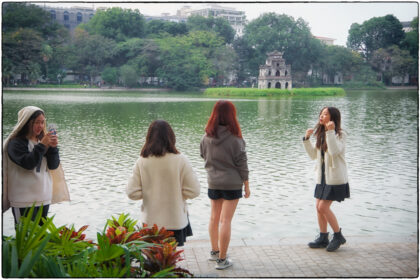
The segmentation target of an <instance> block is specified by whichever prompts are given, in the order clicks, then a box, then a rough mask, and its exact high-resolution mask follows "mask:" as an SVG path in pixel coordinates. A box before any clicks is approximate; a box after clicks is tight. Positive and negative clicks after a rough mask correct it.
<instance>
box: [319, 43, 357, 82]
mask: <svg viewBox="0 0 420 280" xmlns="http://www.w3.org/2000/svg"><path fill="white" fill-rule="evenodd" d="M325 51H326V53H325V57H324V59H323V66H324V71H325V73H326V74H327V75H329V77H330V78H332V77H334V75H335V74H337V73H341V74H343V76H344V77H346V76H347V79H349V78H350V77H351V74H352V73H355V72H357V71H358V70H359V69H360V68H361V67H362V65H363V63H364V62H363V58H362V57H361V56H360V54H358V53H356V52H354V51H352V50H350V49H347V48H345V47H341V46H326V47H325Z"/></svg>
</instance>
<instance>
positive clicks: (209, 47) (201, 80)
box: [156, 31, 223, 90]
mask: <svg viewBox="0 0 420 280" xmlns="http://www.w3.org/2000/svg"><path fill="white" fill-rule="evenodd" d="M158 44H159V48H160V50H161V61H162V66H161V67H159V68H158V69H157V71H156V72H157V74H158V76H159V77H161V78H163V79H164V80H165V81H166V83H167V86H168V87H171V88H175V89H177V90H185V89H188V88H194V87H200V86H203V85H206V84H208V82H209V78H210V77H212V76H213V75H214V74H215V68H214V65H212V63H211V61H210V58H211V57H212V56H213V54H214V53H213V49H215V48H217V47H220V46H222V45H223V39H222V38H221V37H218V36H217V35H216V33H214V32H207V31H194V32H190V33H189V34H188V35H186V36H177V37H167V38H163V39H160V40H159V41H158Z"/></svg>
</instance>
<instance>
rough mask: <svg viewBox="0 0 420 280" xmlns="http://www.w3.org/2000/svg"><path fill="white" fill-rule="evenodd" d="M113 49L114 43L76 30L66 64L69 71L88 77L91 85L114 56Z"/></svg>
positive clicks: (81, 30) (78, 29)
mask: <svg viewBox="0 0 420 280" xmlns="http://www.w3.org/2000/svg"><path fill="white" fill-rule="evenodd" d="M115 48H116V43H115V41H113V40H111V39H109V38H105V37H103V36H101V35H97V34H95V35H90V34H89V33H87V32H86V31H84V30H83V29H80V28H76V30H75V34H74V40H73V43H72V45H71V46H70V50H69V52H70V54H71V55H70V56H69V57H68V62H67V63H68V65H69V66H70V68H71V69H73V70H75V71H77V72H78V73H80V74H84V75H87V76H89V78H90V82H91V85H92V84H93V80H94V78H95V77H96V76H97V75H99V74H100V73H101V71H102V70H103V69H104V67H105V66H106V65H107V63H108V61H109V60H110V59H111V58H112V56H113V55H114V51H115Z"/></svg>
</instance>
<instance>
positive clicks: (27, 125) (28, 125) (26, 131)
mask: <svg viewBox="0 0 420 280" xmlns="http://www.w3.org/2000/svg"><path fill="white" fill-rule="evenodd" d="M40 115H43V116H44V117H45V115H44V112H42V111H41V110H38V111H35V112H34V113H33V114H32V116H31V117H30V118H29V120H28V121H27V122H26V123H25V125H24V126H23V127H22V129H21V130H20V131H19V132H18V133H17V135H16V137H20V138H26V136H27V135H28V134H29V132H30V130H31V129H32V127H33V125H34V120H35V119H36V118H38V117H39V116H40ZM42 137H44V132H43V131H42V132H41V133H40V134H39V135H38V139H42Z"/></svg>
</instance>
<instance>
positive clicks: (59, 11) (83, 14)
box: [40, 6, 95, 32]
mask: <svg viewBox="0 0 420 280" xmlns="http://www.w3.org/2000/svg"><path fill="white" fill-rule="evenodd" d="M40 7H41V8H43V9H44V10H46V11H48V12H49V13H50V16H51V20H53V21H55V22H57V23H59V24H61V25H64V26H65V27H67V28H68V29H69V31H70V32H73V31H74V29H75V28H76V27H77V26H78V25H79V24H81V23H87V22H88V21H89V20H90V19H91V18H92V17H93V16H94V15H95V10H94V9H93V8H92V9H91V8H84V7H71V8H61V7H60V8H58V7H50V6H40Z"/></svg>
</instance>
